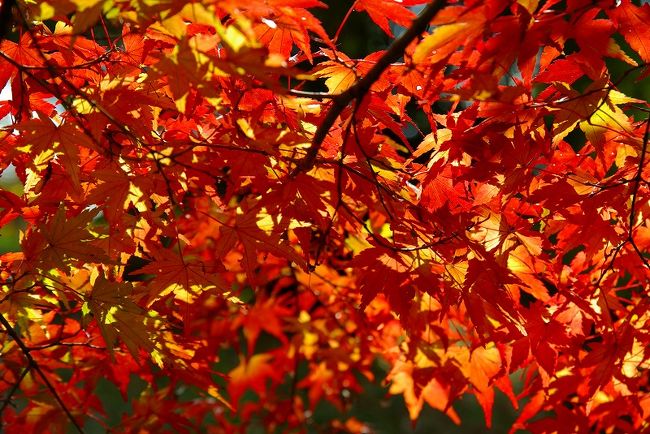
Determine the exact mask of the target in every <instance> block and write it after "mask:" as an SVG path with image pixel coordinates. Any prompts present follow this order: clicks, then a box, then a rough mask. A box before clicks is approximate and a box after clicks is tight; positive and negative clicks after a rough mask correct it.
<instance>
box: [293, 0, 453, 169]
mask: <svg viewBox="0 0 650 434" xmlns="http://www.w3.org/2000/svg"><path fill="white" fill-rule="evenodd" d="M446 5H447V2H446V0H434V1H432V2H431V3H429V4H428V5H427V7H425V8H424V10H422V12H421V13H420V15H418V17H417V18H416V19H415V20H413V23H412V24H411V26H410V27H409V28H408V29H407V30H406V32H404V33H403V34H402V36H400V37H399V38H397V39H396V40H395V41H394V42H393V43H392V44H391V45H390V46H389V47H388V49H387V50H386V52H385V53H384V54H383V55H382V56H381V57H380V58H379V60H377V63H375V65H374V66H373V67H372V68H371V69H370V70H369V71H368V73H367V74H366V75H365V76H363V77H362V78H360V79H359V80H357V81H356V82H355V83H354V84H353V85H352V86H351V87H349V88H348V89H347V90H345V91H344V92H342V93H340V94H338V95H332V106H331V107H330V109H329V111H328V112H327V114H326V115H325V118H324V119H323V122H321V124H320V125H319V126H318V128H317V129H316V132H315V133H314V138H313V139H312V142H311V146H310V147H309V149H308V150H307V154H306V155H305V158H304V159H303V160H301V161H300V162H299V163H298V165H297V167H296V168H295V170H294V171H293V173H292V176H295V175H296V174H298V173H299V172H307V171H309V170H311V169H312V168H313V167H314V164H315V163H316V157H317V156H318V151H319V150H320V148H321V146H322V145H323V142H324V141H325V137H327V134H328V133H329V131H330V129H331V128H332V125H334V122H336V119H337V118H338V117H339V116H340V115H341V113H342V112H343V110H344V109H345V108H346V107H347V106H348V104H350V103H351V102H352V101H354V100H355V99H356V100H359V101H361V100H363V97H364V96H365V95H366V93H368V91H369V90H370V87H371V86H372V85H373V83H375V82H376V81H377V80H378V79H379V77H380V76H381V74H382V73H383V72H384V71H385V70H386V68H388V67H389V66H390V65H391V64H392V63H394V62H396V61H397V60H398V59H399V58H400V57H402V56H403V55H404V51H405V50H406V47H408V46H409V44H410V43H411V42H413V40H414V39H415V38H417V37H418V36H419V35H420V34H422V32H424V31H425V30H426V28H427V26H428V25H429V23H430V22H431V20H432V19H433V18H434V17H435V16H436V14H437V13H438V12H439V11H440V10H441V9H442V8H444V7H445V6H446Z"/></svg>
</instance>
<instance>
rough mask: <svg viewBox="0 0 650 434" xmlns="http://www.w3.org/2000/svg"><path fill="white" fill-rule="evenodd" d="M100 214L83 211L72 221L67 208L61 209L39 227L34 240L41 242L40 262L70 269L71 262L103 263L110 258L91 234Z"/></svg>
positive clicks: (44, 264)
mask: <svg viewBox="0 0 650 434" xmlns="http://www.w3.org/2000/svg"><path fill="white" fill-rule="evenodd" d="M96 215H97V211H83V212H81V213H79V214H78V215H76V216H74V217H72V218H68V217H67V215H66V211H65V208H64V207H63V206H60V207H59V208H58V210H57V212H56V214H54V216H53V217H52V218H51V220H50V221H49V222H47V223H46V224H42V225H39V227H38V232H36V233H34V234H33V235H32V236H34V237H36V239H39V240H41V241H40V243H39V245H40V248H41V251H40V252H39V261H40V262H41V263H42V264H43V266H54V267H60V268H62V269H64V270H67V269H68V268H69V262H70V260H76V261H85V262H91V263H99V262H104V261H108V258H107V257H106V256H105V255H104V254H103V253H102V252H101V251H98V250H97V247H95V245H94V241H95V239H96V238H95V236H93V235H92V234H91V233H90V232H89V228H90V224H91V222H92V220H93V218H95V216H96Z"/></svg>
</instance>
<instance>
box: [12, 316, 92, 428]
mask: <svg viewBox="0 0 650 434" xmlns="http://www.w3.org/2000/svg"><path fill="white" fill-rule="evenodd" d="M0 324H2V326H3V327H4V329H5V330H6V331H7V334H9V336H11V338H12V339H13V340H14V342H16V345H18V348H20V350H21V351H22V352H23V355H24V356H25V358H26V359H27V362H28V363H29V366H30V367H31V368H32V369H34V370H35V371H36V373H37V374H38V376H39V377H41V380H43V383H45V386H46V387H47V389H48V390H49V391H50V393H51V394H52V396H53V397H54V399H55V400H56V402H57V403H58V404H59V406H60V407H61V409H62V410H63V412H64V413H65V414H66V416H68V419H70V422H72V424H73V425H74V427H75V428H76V429H77V431H78V432H80V433H82V434H83V432H84V430H83V428H81V425H79V422H77V420H76V419H75V418H74V416H72V413H71V412H70V409H68V407H67V406H66V405H65V403H64V402H63V400H62V399H61V396H59V393H58V392H57V391H56V389H55V388H54V386H53V385H52V383H51V382H50V380H49V379H48V378H47V377H46V376H45V373H44V372H43V370H42V369H41V367H40V366H39V365H38V363H36V360H34V358H33V357H32V355H31V354H30V349H29V348H28V347H27V345H25V343H24V342H23V340H22V338H21V337H20V336H19V335H18V333H16V330H14V328H13V327H12V326H11V324H10V323H9V321H7V319H6V318H5V317H4V315H2V314H0Z"/></svg>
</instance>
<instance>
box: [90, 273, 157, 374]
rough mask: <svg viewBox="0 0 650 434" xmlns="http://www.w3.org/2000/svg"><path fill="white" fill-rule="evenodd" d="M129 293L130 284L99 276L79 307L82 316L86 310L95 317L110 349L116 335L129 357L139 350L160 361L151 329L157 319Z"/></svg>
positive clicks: (131, 291)
mask: <svg viewBox="0 0 650 434" xmlns="http://www.w3.org/2000/svg"><path fill="white" fill-rule="evenodd" d="M133 295H134V291H133V287H132V286H131V284H130V283H118V282H111V281H109V280H107V279H106V278H105V277H103V276H101V275H100V276H99V277H97V278H96V280H95V283H94V284H93V286H92V291H91V292H90V294H89V295H88V296H87V297H86V303H85V304H84V307H83V308H82V310H83V311H84V314H85V315H88V314H89V313H90V314H92V315H93V316H94V317H95V319H96V320H97V324H98V325H99V328H100V330H101V331H102V336H103V337H104V342H106V346H107V347H108V349H109V351H110V352H112V351H113V348H114V344H115V342H116V340H117V338H118V337H119V338H120V339H121V340H122V341H123V342H124V343H125V344H126V346H127V348H128V349H129V351H130V352H131V354H132V355H133V357H136V358H138V357H139V354H140V350H141V349H143V350H145V351H146V352H147V353H150V354H151V356H152V357H153V358H154V360H156V362H158V363H160V364H162V359H161V353H160V352H159V350H158V348H159V346H158V344H157V343H156V342H155V334H153V333H152V331H151V330H152V327H153V326H154V324H155V323H156V322H157V321H156V320H155V319H154V318H151V317H149V316H148V315H147V313H146V312H145V311H144V310H143V309H142V308H141V307H139V306H138V305H137V304H136V303H135V301H134V300H133V298H132V296H133Z"/></svg>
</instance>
